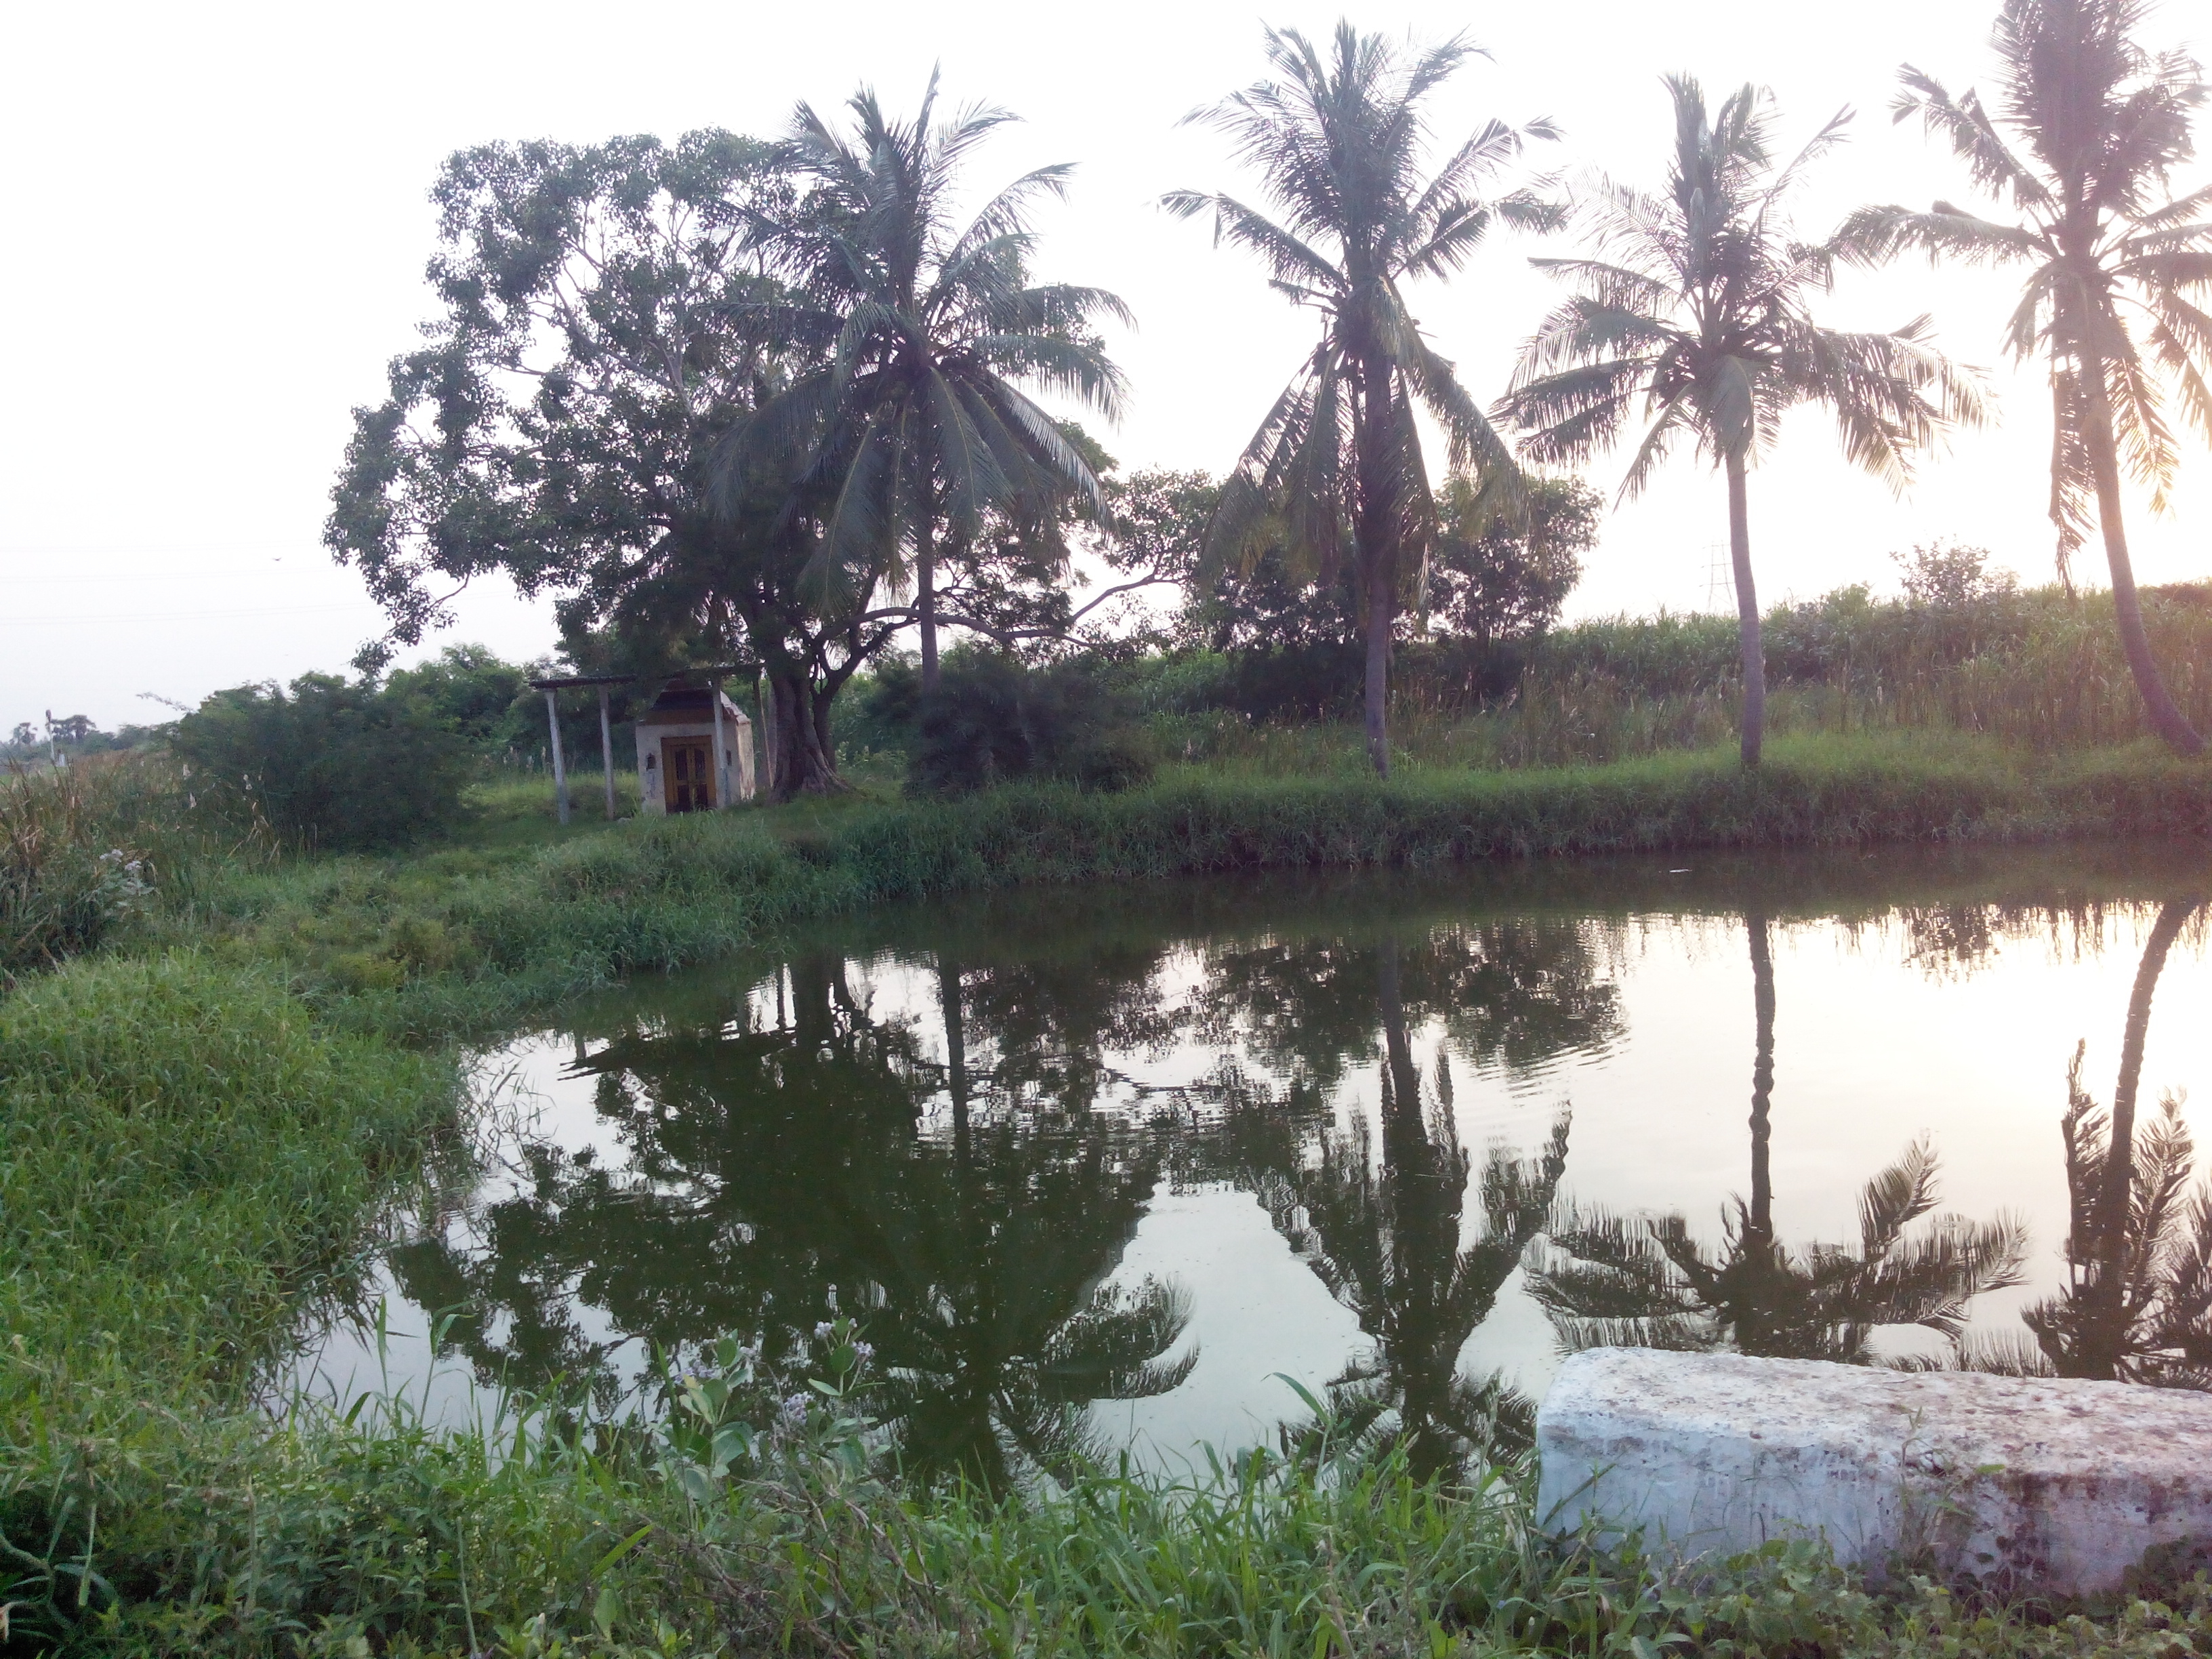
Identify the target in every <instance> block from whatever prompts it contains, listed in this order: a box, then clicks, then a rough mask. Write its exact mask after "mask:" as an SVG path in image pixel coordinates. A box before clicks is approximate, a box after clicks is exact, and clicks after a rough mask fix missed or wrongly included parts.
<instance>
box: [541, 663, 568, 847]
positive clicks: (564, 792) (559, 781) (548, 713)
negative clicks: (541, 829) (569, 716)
mask: <svg viewBox="0 0 2212 1659" xmlns="http://www.w3.org/2000/svg"><path fill="white" fill-rule="evenodd" d="M545 723H546V725H548V726H550V727H551V728H552V729H553V805H554V806H555V808H556V810H557V811H559V813H560V815H561V822H562V823H568V766H567V764H566V763H564V762H563V761H562V758H561V711H560V709H558V708H556V707H555V706H554V702H553V694H552V692H550V691H548V692H547V693H546V694H545Z"/></svg>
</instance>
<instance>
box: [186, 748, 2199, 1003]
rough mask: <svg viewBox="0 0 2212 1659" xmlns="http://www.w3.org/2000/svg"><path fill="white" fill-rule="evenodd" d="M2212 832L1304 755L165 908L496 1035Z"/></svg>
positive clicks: (1919, 779) (1934, 793) (2079, 760)
mask: <svg viewBox="0 0 2212 1659" xmlns="http://www.w3.org/2000/svg"><path fill="white" fill-rule="evenodd" d="M2146 835H2149V836H2160V835H2164V836H2206V835H2212V766H2207V765H2205V764H2203V763H2184V762H2179V761H2177V760H2174V759H2173V758H2172V757H2170V756H2169V755H2168V754H2166V752H2165V751H2164V750H2162V749H2160V748H2158V747H2156V746H2154V745H2152V744H2135V745H2130V746H2129V747H2126V748H2124V749H2118V750H2089V751H2085V752H2081V753H2075V754H2069V755H2063V756H2060V757H2052V758H2047V759H2043V760H2032V759H2029V758H2027V757H2024V756H2023V755H2022V754H2021V753H2020V752H2019V751H2016V750H2010V749H2008V748H2006V747H2004V746H2002V745H2000V744H1996V743H1994V742H1991V741H1990V740H1987V739H1976V738H1964V737H1959V736H1956V735H1949V736H1938V735H1935V734H1928V733H1921V734H1915V735H1912V736H1910V737H1906V736H1900V735H1897V734H1875V735H1868V736H1857V737H1851V738H1834V737H1832V738H1795V739H1788V740H1784V741H1781V742H1778V743H1777V744H1775V745H1774V746H1773V748H1772V750H1771V752H1770V757H1769V759H1768V762H1767V763H1766V764H1765V766H1764V767H1762V768H1761V769H1759V771H1758V772H1756V773H1746V772H1744V771H1743V770H1742V769H1741V768H1739V767H1738V766H1737V765H1736V764H1735V759H1734V757H1733V756H1732V755H1731V754H1729V752H1727V751H1725V750H1708V751H1701V752H1696V753H1673V754H1662V755H1655V756H1650V757H1644V758H1640V759H1637V760H1633V761H1627V762H1621V763H1614V764H1611V765H1605V766H1595V765H1593V766H1576V767H1560V768H1550V769H1530V770H1524V771H1503V772H1486V771H1472V770H1468V769H1459V768H1443V767H1420V766H1413V767H1408V768H1406V769H1403V770H1401V773H1400V774H1399V775H1398V776H1396V777H1395V778H1394V779H1393V780H1392V781H1390V782H1389V783H1387V784H1378V783H1377V782H1376V781H1374V780H1373V779H1372V778H1371V777H1362V776H1360V775H1358V774H1357V773H1345V772H1340V771H1335V770H1333V769H1331V770H1322V769H1319V768H1315V769H1310V770H1308V771H1306V772H1305V773H1304V775H1284V774H1282V773H1279V772H1276V771H1273V770H1269V769H1259V768H1256V767H1235V766H1214V767H1198V766H1188V767H1179V768H1175V769H1170V770H1169V771H1167V772H1164V773H1163V774H1162V775H1160V777H1159V778H1158V780H1156V781H1154V782H1153V783H1152V784H1150V785H1149V786H1147V787H1144V788H1141V789H1136V790H1131V791H1128V792H1127V793H1121V794H1085V793H1079V792H1076V791H1073V790H1069V789H1064V788H1055V787H1035V788H1018V789H1006V790H1001V791H997V792H994V793H989V794H987V795H982V796H977V797H973V798H970V799H963V800H955V801H944V802H935V801H932V802H908V801H902V800H897V799H883V798H881V797H878V796H858V797H854V798H851V799H845V800H842V801H837V802H831V803H823V804H816V805H800V806H793V807H787V808H779V809H775V810H771V811H754V812H745V813H738V814H732V815H728V816H726V817H691V818H671V819H663V820H658V821H645V822H639V823H627V824H622V825H618V826H615V827H613V828H611V829H606V828H600V829H584V828H582V827H581V826H579V827H578V828H577V829H573V830H571V831H570V832H569V833H568V834H567V835H565V836H561V837H559V838H557V839H540V840H538V841H535V842H529V841H525V840H522V839H520V838H519V837H516V836H512V835H509V836H507V837H505V838H504V839H503V840H502V841H501V842H500V844H498V845H496V846H493V847H478V848H454V849H449V850H447V851H443V852H438V853H434V854H429V855H427V856H425V857H422V858H419V859H416V860H408V861H405V862H398V861H391V860H328V861H324V862H319V863H314V864H309V865H301V866H289V867H286V868H283V869H280V870H276V871H272V872H265V873H261V874H253V875H248V876H245V877H241V878H240V879H239V880H238V881H237V882H235V883H234V884H233V886H232V888H231V889H230V890H229V891H228V895H227V896H226V897H225V899H224V901H223V902H222V903H221V904H220V905H219V906H214V907H204V908H198V909H196V910H195V911H194V912H193V913H192V914H191V915H190V916H189V918H186V919H185V920H184V921H182V922H180V923H178V924H175V925H176V926H179V927H182V928H183V929H184V930H185V932H184V933H179V935H178V937H179V938H180V939H181V938H184V937H189V938H191V939H194V940H196V941H200V942H202V943H206V942H208V941H213V943H212V945H210V948H211V949H214V950H215V951H217V952H218V953H220V954H222V956H224V957H226V958H227V959H234V960H239V961H269V960H275V961H277V962H281V963H283V964H284V966H285V968H286V969H288V971H289V972H291V973H292V974H294V975H295V976H296V978H297V980H298V981H299V982H300V983H301V985H302V986H303V987H306V989H307V993H308V994H310V995H311V996H313V997H314V998H315V999H317V1000H318V1001H319V1004H320V1006H323V1007H325V1009H326V1010H327V1011H328V1012H330V1013H331V1015H332V1016H333V1017H335V1018H340V1019H341V1020H342V1021H343V1022H344V1023H346V1024H350V1025H354V1026H356V1027H362V1028H367V1029H374V1030H382V1031H385V1032H388V1033H392V1034H398V1035H404V1036H408V1037H410V1038H414V1039H417V1040H420V1039H423V1038H428V1037H433V1036H441V1035H448V1034H453V1033H463V1032H467V1031H471V1030H489V1029H494V1028H496V1027H499V1026H501V1025H503V1024H507V1023H509V1022H512V1021H513V1020H515V1019H518V1018H523V1017H525V1016H526V1014H527V1013H528V1012H530V1011H532V1010H533V1009H538V1008H543V1007H544V1006H549V1005H550V1003H551V1002H553V1001H555V1000H558V999H560V998H562V997H566V996H569V995H573V994H578V993H580V992H583V991H586V990H591V989H593V988H597V987H602V986H605V985H607V984H610V983H611V982H614V981H617V980H619V979H621V978H622V977H623V976H625V975H629V974H634V973H638V972H645V971H653V970H658V969H671V968H676V967H680V966H683V965H684V964H686V963H695V962H699V961H703V960H708V959H710V958H712V957H717V956H720V955H725V954H726V953H728V952H730V951H732V950H735V949H738V948H740V947H743V946H745V945H753V944H757V943H762V942H764V941H766V940H769V939H772V938H774V937H775V934H776V933H777V932H778V931H779V930H781V929H784V928H787V927H793V926H795V925H798V924H799V923H802V922H805V921H810V920H812V919H816V918H820V917H823V916H828V915H839V914H850V913H853V912H855V911H858V910H861V909H864V908H867V907H870V906H873V905H878V904H882V903H885V902H894V901H899V900H908V899H915V898H923V897H927V896H933V895H937V894H943V893H949V892H955V891H972V890H980V889H986V888H992V887H1002V886H1007V885H1012V884H1018V883H1028V882H1063V883H1064V882H1100V881H1103V882H1121V881H1127V880H1133V879H1142V878H1152V877H1160V876H1171V875H1188V874H1195V873H1203V872H1213V871H1225V870H1234V869H1263V868H1290V867H1297V866H1323V865H1391V866H1424V865H1442V864H1444V863H1448V862H1451V861H1455V860H1478V859H1495V858H1527V857H1553V856H1559V855H1565V854H1597V853H1631V852H1654V851H1663V850H1669V849H1676V850H1679V849H1686V848H1732V849H1757V848H1784V847H1822V846H1848V845H1863V844H1872V843H1879V842H1960V841H1966V842H1990V843H1996V842H2021V841H2042V840H2057V839H2063V838H2066V837H2069V836H2093V837H2118V836H2146Z"/></svg>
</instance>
